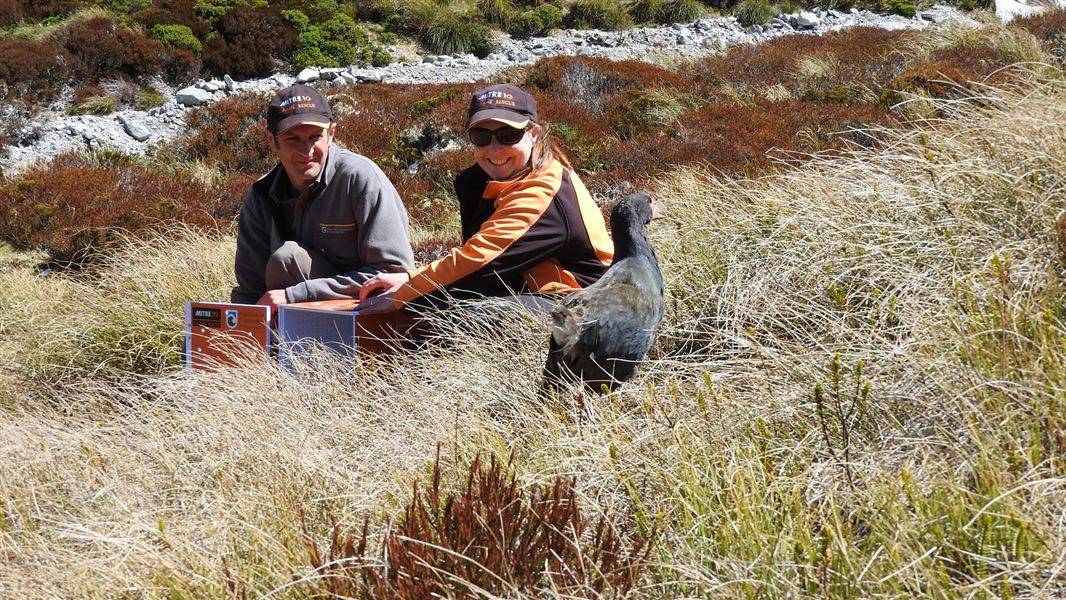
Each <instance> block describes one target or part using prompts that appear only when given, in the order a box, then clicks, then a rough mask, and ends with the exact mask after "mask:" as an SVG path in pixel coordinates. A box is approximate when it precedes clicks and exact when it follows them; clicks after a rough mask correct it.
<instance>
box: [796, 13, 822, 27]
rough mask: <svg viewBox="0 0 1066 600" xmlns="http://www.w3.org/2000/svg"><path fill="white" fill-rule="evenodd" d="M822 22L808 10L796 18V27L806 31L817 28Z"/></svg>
mask: <svg viewBox="0 0 1066 600" xmlns="http://www.w3.org/2000/svg"><path fill="white" fill-rule="evenodd" d="M821 22H822V20H821V19H820V18H818V15H816V14H814V13H812V12H810V11H806V10H805V11H802V12H800V14H799V15H797V16H796V26H797V27H802V28H804V29H810V28H812V27H817V26H818V24H819V23H821Z"/></svg>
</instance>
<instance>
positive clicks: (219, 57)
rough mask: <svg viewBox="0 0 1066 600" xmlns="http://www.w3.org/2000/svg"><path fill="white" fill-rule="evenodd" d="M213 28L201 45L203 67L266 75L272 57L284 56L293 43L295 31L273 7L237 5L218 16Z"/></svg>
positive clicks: (240, 75)
mask: <svg viewBox="0 0 1066 600" xmlns="http://www.w3.org/2000/svg"><path fill="white" fill-rule="evenodd" d="M216 29H217V31H216V33H215V35H213V36H211V38H210V39H208V41H207V44H205V45H204V67H205V68H206V69H207V70H209V71H211V72H212V73H215V74H217V75H223V74H227V73H228V74H229V75H231V76H233V77H238V78H247V77H260V76H264V75H269V74H271V73H273V72H274V68H275V66H276V62H277V61H276V58H275V57H279V58H285V57H288V55H289V54H290V53H291V52H292V50H293V48H294V47H295V46H296V32H295V31H294V30H293V29H292V27H290V26H289V25H288V24H287V23H285V21H284V20H283V19H282V18H281V12H280V11H279V10H278V9H277V8H274V7H252V6H237V7H235V8H233V9H231V10H230V11H229V12H227V13H226V14H225V15H223V17H222V18H221V19H219V22H218V25H217V26H216Z"/></svg>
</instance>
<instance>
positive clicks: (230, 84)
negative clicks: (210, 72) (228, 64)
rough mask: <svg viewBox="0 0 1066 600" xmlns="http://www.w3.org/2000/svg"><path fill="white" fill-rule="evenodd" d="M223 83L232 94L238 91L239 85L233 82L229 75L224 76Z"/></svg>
mask: <svg viewBox="0 0 1066 600" xmlns="http://www.w3.org/2000/svg"><path fill="white" fill-rule="evenodd" d="M222 83H224V84H226V90H228V91H230V92H236V91H237V83H236V82H235V81H233V78H232V77H230V76H229V73H226V74H225V75H223V76H222Z"/></svg>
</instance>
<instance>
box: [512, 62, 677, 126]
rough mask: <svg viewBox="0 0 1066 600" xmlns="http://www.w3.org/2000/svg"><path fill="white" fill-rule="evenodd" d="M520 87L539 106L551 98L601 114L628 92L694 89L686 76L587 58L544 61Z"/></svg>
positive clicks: (637, 63)
mask: <svg viewBox="0 0 1066 600" xmlns="http://www.w3.org/2000/svg"><path fill="white" fill-rule="evenodd" d="M521 85H522V86H523V87H524V88H526V89H527V90H528V91H529V92H530V93H531V94H533V95H534V96H536V98H537V102H538V104H539V103H540V102H542V98H544V97H546V96H549V95H550V96H553V97H555V98H557V99H560V100H566V101H567V102H568V103H569V104H570V105H571V106H573V105H577V106H580V107H583V108H585V109H586V110H588V111H590V112H592V113H595V114H602V113H603V112H604V111H605V109H606V108H607V104H608V102H609V101H610V99H611V98H613V97H615V96H616V95H618V94H620V93H622V92H625V91H627V90H632V89H639V88H646V87H662V88H669V89H676V90H679V91H682V90H686V91H687V90H692V89H693V88H692V85H691V83H690V82H689V81H688V80H687V79H685V78H684V77H681V76H679V75H678V74H676V73H674V72H672V71H667V70H666V69H662V68H660V67H656V66H654V65H650V64H648V63H642V62H638V61H632V60H624V61H612V60H608V59H605V58H594V57H588V56H565V57H555V58H547V59H542V60H540V61H538V62H537V63H536V64H534V65H533V66H532V67H531V68H530V70H529V72H528V74H527V75H526V76H525V78H524V80H523V81H522V82H521ZM538 108H539V107H538Z"/></svg>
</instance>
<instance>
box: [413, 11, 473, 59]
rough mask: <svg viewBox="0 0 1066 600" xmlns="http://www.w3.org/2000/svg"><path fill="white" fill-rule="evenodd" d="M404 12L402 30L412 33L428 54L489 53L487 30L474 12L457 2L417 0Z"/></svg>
mask: <svg viewBox="0 0 1066 600" xmlns="http://www.w3.org/2000/svg"><path fill="white" fill-rule="evenodd" d="M404 10H405V12H404V15H403V27H404V28H405V29H407V30H408V31H411V32H414V34H415V35H416V36H417V37H418V40H419V41H420V42H421V43H422V45H423V46H425V47H426V49H427V50H429V51H430V52H435V53H437V54H459V53H471V54H475V55H477V56H480V57H485V56H488V55H489V53H491V52H492V42H491V40H490V38H489V28H488V27H487V26H486V25H485V24H484V23H483V22H481V21H479V20H478V18H477V17H478V14H477V11H476V10H472V9H471V8H470V7H469V6H467V5H465V4H463V3H461V2H451V3H449V4H442V5H440V4H437V3H435V2H433V1H432V0H417V1H415V2H412V3H411V4H409V5H408V6H407V7H406V8H405V9H404Z"/></svg>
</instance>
